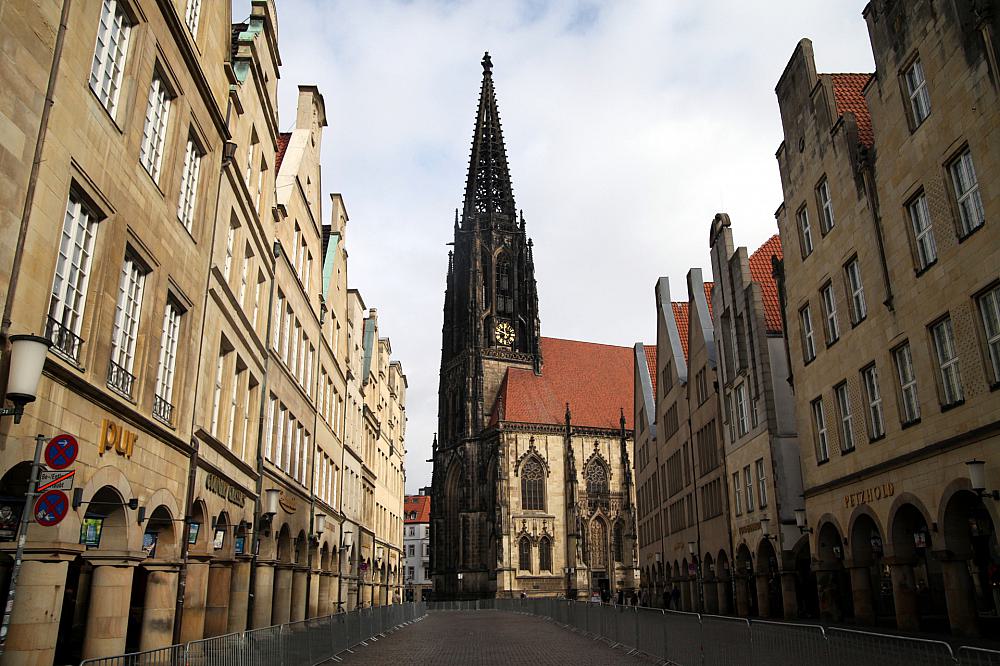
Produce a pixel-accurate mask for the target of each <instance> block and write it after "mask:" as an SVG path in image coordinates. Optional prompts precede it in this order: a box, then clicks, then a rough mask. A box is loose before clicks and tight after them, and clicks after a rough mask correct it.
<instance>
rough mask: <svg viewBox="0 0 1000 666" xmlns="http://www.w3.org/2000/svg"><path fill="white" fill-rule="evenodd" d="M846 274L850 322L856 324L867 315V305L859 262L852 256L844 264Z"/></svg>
mask: <svg viewBox="0 0 1000 666" xmlns="http://www.w3.org/2000/svg"><path fill="white" fill-rule="evenodd" d="M844 273H845V275H846V276H847V287H848V290H849V291H850V294H851V322H852V323H854V324H857V323H858V322H860V321H861V320H862V319H864V318H865V317H867V316H868V305H867V303H866V302H865V287H864V284H862V282H861V264H860V263H858V258H857V257H854V258H853V259H851V260H850V261H849V262H847V264H846V265H845V266H844Z"/></svg>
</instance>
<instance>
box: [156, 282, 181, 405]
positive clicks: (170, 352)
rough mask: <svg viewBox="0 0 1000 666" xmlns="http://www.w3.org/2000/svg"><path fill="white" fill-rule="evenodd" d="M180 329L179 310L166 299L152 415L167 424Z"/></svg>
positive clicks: (172, 393) (172, 392)
mask: <svg viewBox="0 0 1000 666" xmlns="http://www.w3.org/2000/svg"><path fill="white" fill-rule="evenodd" d="M180 329H181V310H180V308H179V307H178V306H177V305H176V304H175V303H174V302H173V301H167V307H166V308H165V309H164V311H163V330H162V332H161V334H160V360H159V362H158V363H157V366H156V387H155V390H154V394H153V396H154V397H153V416H155V417H157V418H158V419H160V420H161V421H163V422H165V423H167V424H171V423H173V403H172V400H173V395H174V372H175V368H176V365H177V340H178V338H179V337H180Z"/></svg>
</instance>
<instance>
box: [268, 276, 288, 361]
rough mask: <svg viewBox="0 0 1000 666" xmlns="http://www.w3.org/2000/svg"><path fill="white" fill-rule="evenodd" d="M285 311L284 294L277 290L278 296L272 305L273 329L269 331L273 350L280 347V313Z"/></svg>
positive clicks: (277, 349)
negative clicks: (273, 305)
mask: <svg viewBox="0 0 1000 666" xmlns="http://www.w3.org/2000/svg"><path fill="white" fill-rule="evenodd" d="M284 313H285V295H284V294H282V293H281V290H280V289H279V290H278V298H277V299H275V307H274V323H273V324H272V326H273V328H274V330H273V331H272V332H271V334H272V340H271V346H272V347H273V348H274V351H279V350H280V349H281V323H282V315H283V314H284Z"/></svg>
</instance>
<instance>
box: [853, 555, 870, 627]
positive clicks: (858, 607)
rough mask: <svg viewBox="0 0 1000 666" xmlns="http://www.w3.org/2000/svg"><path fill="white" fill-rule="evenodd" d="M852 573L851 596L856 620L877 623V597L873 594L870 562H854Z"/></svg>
mask: <svg viewBox="0 0 1000 666" xmlns="http://www.w3.org/2000/svg"><path fill="white" fill-rule="evenodd" d="M848 571H850V573H851V597H852V598H853V599H854V621H855V622H857V623H858V624H865V625H873V624H875V599H874V597H873V596H872V572H871V566H870V565H869V564H854V565H852V566H850V567H849V568H848Z"/></svg>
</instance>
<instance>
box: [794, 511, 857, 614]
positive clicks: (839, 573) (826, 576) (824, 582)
mask: <svg viewBox="0 0 1000 666" xmlns="http://www.w3.org/2000/svg"><path fill="white" fill-rule="evenodd" d="M800 559H801V558H800V557H799V556H797V557H796V565H797V566H798V565H799V562H800ZM813 563H814V566H813V568H814V570H815V578H816V585H815V587H814V588H813V589H815V590H816V594H817V607H816V612H817V614H818V615H819V617H820V619H822V620H824V621H826V622H840V621H841V620H843V619H844V618H847V617H852V616H853V615H854V602H853V599H852V596H851V582H850V577H849V574H848V573H847V570H846V569H845V568H844V537H843V535H842V534H841V532H840V527H839V526H838V525H837V523H836V522H835V521H834V520H833V519H829V518H827V519H821V521H820V524H819V529H818V530H817V532H816V555H815V557H814V559H813Z"/></svg>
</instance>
